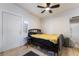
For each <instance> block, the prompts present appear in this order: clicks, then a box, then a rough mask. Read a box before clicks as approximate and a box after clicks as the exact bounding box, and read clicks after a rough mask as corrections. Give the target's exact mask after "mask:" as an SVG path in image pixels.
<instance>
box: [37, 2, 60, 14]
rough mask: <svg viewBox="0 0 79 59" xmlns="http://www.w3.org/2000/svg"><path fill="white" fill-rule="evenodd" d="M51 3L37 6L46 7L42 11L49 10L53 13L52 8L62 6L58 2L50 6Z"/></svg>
mask: <svg viewBox="0 0 79 59" xmlns="http://www.w3.org/2000/svg"><path fill="white" fill-rule="evenodd" d="M50 4H51V3H46V7H44V6H40V5H38V6H37V7H38V8H44V9H45V10H43V11H42V12H41V13H44V12H45V11H46V10H47V11H49V13H52V10H51V9H53V8H59V7H60V4H56V5H52V6H50Z"/></svg>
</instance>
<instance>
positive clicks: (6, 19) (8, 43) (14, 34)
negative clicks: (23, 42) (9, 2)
mask: <svg viewBox="0 0 79 59" xmlns="http://www.w3.org/2000/svg"><path fill="white" fill-rule="evenodd" d="M2 17H3V21H2V22H3V43H2V45H3V51H5V50H8V49H12V48H15V47H17V46H18V45H19V40H20V39H21V35H22V30H21V29H22V17H20V16H18V15H15V14H13V13H9V12H3V13H2Z"/></svg>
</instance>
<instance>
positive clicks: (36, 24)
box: [0, 4, 41, 51]
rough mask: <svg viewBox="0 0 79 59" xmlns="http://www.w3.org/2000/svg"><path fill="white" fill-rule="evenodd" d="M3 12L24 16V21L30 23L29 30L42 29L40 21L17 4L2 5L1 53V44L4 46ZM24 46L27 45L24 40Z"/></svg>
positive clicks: (0, 24) (0, 8) (0, 15)
mask: <svg viewBox="0 0 79 59" xmlns="http://www.w3.org/2000/svg"><path fill="white" fill-rule="evenodd" d="M2 10H6V11H10V12H13V13H16V14H18V15H21V16H23V20H25V21H27V22H28V23H29V29H31V28H41V27H40V19H39V18H37V17H35V16H33V15H31V14H30V13H29V12H27V11H25V10H24V9H22V8H21V7H20V6H18V5H16V4H0V51H1V44H2V14H1V13H2ZM22 44H25V40H23V42H22ZM22 44H21V45H22Z"/></svg>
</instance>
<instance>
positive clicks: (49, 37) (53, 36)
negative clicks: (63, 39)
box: [31, 34, 58, 44]
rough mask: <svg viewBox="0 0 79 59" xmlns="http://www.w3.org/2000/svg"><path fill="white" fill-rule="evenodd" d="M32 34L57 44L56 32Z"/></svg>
mask: <svg viewBox="0 0 79 59" xmlns="http://www.w3.org/2000/svg"><path fill="white" fill-rule="evenodd" d="M31 36H32V37H35V38H42V39H45V40H49V41H51V42H53V43H55V44H56V43H57V40H58V35H56V34H34V35H31Z"/></svg>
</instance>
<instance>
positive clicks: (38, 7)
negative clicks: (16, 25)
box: [37, 5, 45, 8]
mask: <svg viewBox="0 0 79 59" xmlns="http://www.w3.org/2000/svg"><path fill="white" fill-rule="evenodd" d="M37 7H38V8H45V7H43V6H39V5H38V6H37Z"/></svg>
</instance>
